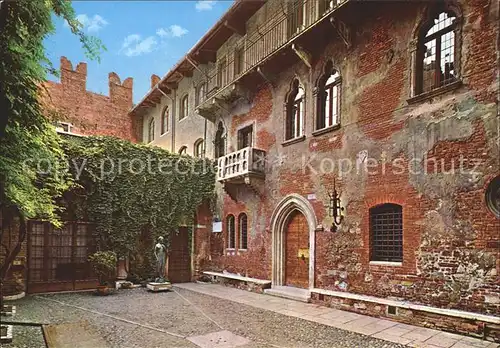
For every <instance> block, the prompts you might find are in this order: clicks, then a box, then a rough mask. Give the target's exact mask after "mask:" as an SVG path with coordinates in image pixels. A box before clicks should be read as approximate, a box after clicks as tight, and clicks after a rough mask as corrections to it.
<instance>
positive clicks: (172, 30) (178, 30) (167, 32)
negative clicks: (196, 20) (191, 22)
mask: <svg viewBox="0 0 500 348" xmlns="http://www.w3.org/2000/svg"><path fill="white" fill-rule="evenodd" d="M187 33H188V30H187V29H186V28H183V27H181V26H180V25H177V24H174V25H171V26H170V27H168V28H167V29H164V28H160V29H158V30H157V31H156V34H157V35H158V36H159V37H183V36H184V35H186V34H187Z"/></svg>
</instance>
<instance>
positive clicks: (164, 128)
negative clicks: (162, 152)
mask: <svg viewBox="0 0 500 348" xmlns="http://www.w3.org/2000/svg"><path fill="white" fill-rule="evenodd" d="M169 122H170V114H169V110H168V106H166V107H165V108H164V109H163V112H162V114H161V134H165V133H167V132H168V128H169Z"/></svg>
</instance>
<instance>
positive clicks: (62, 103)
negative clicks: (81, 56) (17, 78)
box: [41, 57, 136, 141]
mask: <svg viewBox="0 0 500 348" xmlns="http://www.w3.org/2000/svg"><path fill="white" fill-rule="evenodd" d="M86 81H87V64H86V63H78V65H77V66H76V68H75V69H73V66H72V64H71V62H70V61H69V60H68V59H67V58H66V57H61V81H60V82H59V83H57V82H53V81H47V82H45V83H44V85H43V87H42V88H41V95H42V98H43V103H44V106H45V108H46V109H47V112H49V113H50V112H55V113H56V117H57V119H58V120H60V121H63V122H69V123H71V124H72V125H73V129H72V132H74V133H76V134H82V135H110V136H115V137H119V138H123V139H127V140H131V141H136V133H135V132H134V127H135V126H134V125H133V121H132V118H131V117H130V116H129V114H128V111H129V110H130V108H131V107H132V86H133V80H132V78H127V79H125V80H124V81H123V83H122V82H121V81H120V78H119V77H118V75H117V74H116V73H113V72H112V73H110V74H109V96H105V95H101V94H97V93H93V92H89V91H87V90H86Z"/></svg>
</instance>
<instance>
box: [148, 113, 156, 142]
mask: <svg viewBox="0 0 500 348" xmlns="http://www.w3.org/2000/svg"><path fill="white" fill-rule="evenodd" d="M154 140H155V119H154V117H152V118H151V120H150V121H149V125H148V143H150V142H152V141H154Z"/></svg>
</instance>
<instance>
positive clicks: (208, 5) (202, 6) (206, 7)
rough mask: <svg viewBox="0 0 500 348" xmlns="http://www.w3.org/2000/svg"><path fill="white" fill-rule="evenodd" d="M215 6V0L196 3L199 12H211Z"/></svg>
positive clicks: (201, 0) (203, 0)
mask: <svg viewBox="0 0 500 348" xmlns="http://www.w3.org/2000/svg"><path fill="white" fill-rule="evenodd" d="M214 5H215V0H200V1H198V2H197V3H196V5H195V6H196V10H197V11H210V10H211V9H212V8H213V7H214Z"/></svg>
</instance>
